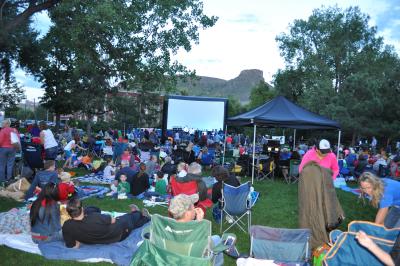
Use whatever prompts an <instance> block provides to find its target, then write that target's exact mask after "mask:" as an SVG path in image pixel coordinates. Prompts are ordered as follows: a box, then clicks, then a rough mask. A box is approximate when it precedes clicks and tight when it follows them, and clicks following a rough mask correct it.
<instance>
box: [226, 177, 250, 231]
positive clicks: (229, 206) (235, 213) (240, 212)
mask: <svg viewBox="0 0 400 266" xmlns="http://www.w3.org/2000/svg"><path fill="white" fill-rule="evenodd" d="M250 187H251V183H250V182H246V183H244V184H242V185H240V186H239V187H233V186H230V185H228V184H225V183H224V182H223V183H222V199H221V205H222V208H221V217H224V214H225V215H226V217H227V219H228V220H230V221H231V222H232V223H231V224H230V225H229V226H228V228H226V229H225V230H224V231H223V232H226V231H228V230H229V229H230V228H232V227H233V226H234V225H237V226H238V227H239V228H240V229H241V230H242V231H243V232H245V233H246V232H250V225H251V207H252V205H251V198H250V197H249V194H250ZM245 216H247V230H245V229H244V227H245V226H246V223H245V222H244V221H242V219H243V218H244V217H245ZM224 222H227V221H224V219H221V228H220V230H221V232H222V229H223V225H224Z"/></svg>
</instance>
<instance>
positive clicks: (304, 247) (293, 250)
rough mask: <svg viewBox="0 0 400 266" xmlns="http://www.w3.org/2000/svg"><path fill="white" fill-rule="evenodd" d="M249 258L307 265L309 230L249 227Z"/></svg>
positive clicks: (309, 252) (308, 257)
mask: <svg viewBox="0 0 400 266" xmlns="http://www.w3.org/2000/svg"><path fill="white" fill-rule="evenodd" d="M250 230H251V243H250V256H252V257H254V258H256V259H268V260H274V262H276V263H277V264H280V263H287V264H289V265H309V264H308V262H309V260H310V257H311V251H310V244H309V241H310V237H311V230H310V229H307V228H305V229H287V228H272V227H267V226H261V225H253V226H251V229H250Z"/></svg>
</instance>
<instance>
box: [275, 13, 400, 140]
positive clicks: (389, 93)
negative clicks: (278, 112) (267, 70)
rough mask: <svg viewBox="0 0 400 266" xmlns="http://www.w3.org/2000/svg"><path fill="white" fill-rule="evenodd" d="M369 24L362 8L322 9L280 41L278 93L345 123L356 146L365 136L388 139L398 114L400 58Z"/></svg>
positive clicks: (299, 22)
mask: <svg viewBox="0 0 400 266" xmlns="http://www.w3.org/2000/svg"><path fill="white" fill-rule="evenodd" d="M368 21H369V17H368V16H367V15H364V14H362V13H361V12H360V10H359V9H358V8H357V7H350V8H348V9H346V10H344V11H343V10H341V9H339V8H337V7H330V8H321V9H316V10H314V11H313V14H312V15H311V16H310V17H309V18H308V20H307V21H305V20H295V21H294V23H293V24H292V25H290V30H289V33H288V34H285V33H284V34H281V35H279V36H277V38H276V40H277V42H278V44H279V48H280V50H281V55H282V56H283V57H284V59H285V62H286V68H285V69H284V70H280V71H278V73H277V74H276V75H275V81H274V84H275V88H276V89H277V90H278V91H279V92H280V93H281V94H283V95H285V96H288V97H289V98H291V99H294V100H297V101H298V102H299V103H300V104H302V105H304V106H305V107H307V108H309V109H311V110H312V111H314V112H317V113H320V114H323V115H326V116H328V117H330V118H333V119H335V120H337V121H339V122H340V124H341V125H342V127H343V129H345V130H346V131H348V132H351V133H352V140H353V141H354V140H355V138H356V136H357V135H360V134H361V135H373V134H374V135H380V136H384V133H383V132H384V131H385V132H387V131H388V127H385V129H384V128H383V127H382V125H384V124H386V123H389V122H392V121H397V119H395V120H393V116H392V115H391V114H392V113H393V114H395V115H394V116H396V114H398V111H397V110H394V107H395V105H393V101H398V100H399V93H398V91H399V82H400V81H399V79H396V78H395V77H398V75H399V73H400V72H399V58H398V56H397V54H396V53H394V52H393V48H392V47H388V46H384V44H383V39H382V38H381V37H377V36H376V28H375V27H369V26H368ZM398 127H399V126H398V125H395V126H393V127H392V128H393V129H396V128H398ZM392 133H394V132H392Z"/></svg>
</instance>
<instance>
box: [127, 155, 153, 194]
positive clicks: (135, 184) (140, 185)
mask: <svg viewBox="0 0 400 266" xmlns="http://www.w3.org/2000/svg"><path fill="white" fill-rule="evenodd" d="M149 188H150V184H149V176H148V175H147V173H146V164H145V163H140V165H139V173H137V174H136V175H135V177H134V178H133V180H132V182H131V193H132V195H133V196H138V195H140V194H142V193H143V192H146V191H147V190H148V189H149Z"/></svg>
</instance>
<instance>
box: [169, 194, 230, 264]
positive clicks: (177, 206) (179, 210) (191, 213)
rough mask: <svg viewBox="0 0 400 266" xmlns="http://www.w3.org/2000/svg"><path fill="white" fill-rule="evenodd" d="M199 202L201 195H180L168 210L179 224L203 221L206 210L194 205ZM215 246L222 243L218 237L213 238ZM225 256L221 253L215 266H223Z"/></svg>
mask: <svg viewBox="0 0 400 266" xmlns="http://www.w3.org/2000/svg"><path fill="white" fill-rule="evenodd" d="M198 201H199V195H198V194H193V195H190V196H189V195H186V194H179V195H177V196H175V197H174V198H173V199H172V200H171V202H170V204H169V208H168V212H169V214H170V215H171V216H172V218H174V219H175V220H176V221H177V222H180V223H186V222H190V221H202V220H203V219H204V210H203V209H201V208H196V207H195V206H194V204H195V203H196V202H198ZM211 239H212V241H213V243H214V245H215V246H216V245H218V244H219V243H220V242H221V238H220V237H219V236H218V235H213V236H211ZM223 264H224V256H223V253H219V254H218V255H217V256H216V258H215V263H214V265H223Z"/></svg>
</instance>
